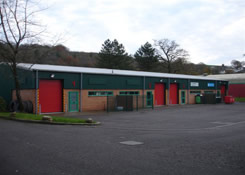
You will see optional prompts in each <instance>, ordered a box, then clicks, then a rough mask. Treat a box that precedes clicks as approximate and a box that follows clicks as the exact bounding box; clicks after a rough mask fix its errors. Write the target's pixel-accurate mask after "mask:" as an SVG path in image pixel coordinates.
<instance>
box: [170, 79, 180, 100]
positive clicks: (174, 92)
mask: <svg viewBox="0 0 245 175" xmlns="http://www.w3.org/2000/svg"><path fill="white" fill-rule="evenodd" d="M169 104H178V85H177V84H176V83H174V84H170V92H169Z"/></svg>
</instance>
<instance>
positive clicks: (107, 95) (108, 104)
mask: <svg viewBox="0 0 245 175" xmlns="http://www.w3.org/2000/svg"><path fill="white" fill-rule="evenodd" d="M106 97H107V98H106V99H107V112H109V96H108V95H107V96H106Z"/></svg>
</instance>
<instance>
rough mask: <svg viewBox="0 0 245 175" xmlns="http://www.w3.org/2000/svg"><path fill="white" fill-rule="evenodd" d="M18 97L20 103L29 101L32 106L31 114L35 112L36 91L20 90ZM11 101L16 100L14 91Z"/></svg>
mask: <svg viewBox="0 0 245 175" xmlns="http://www.w3.org/2000/svg"><path fill="white" fill-rule="evenodd" d="M20 95H21V98H22V101H31V102H32V105H33V113H35V112H36V90H35V89H26V90H20ZM12 100H16V91H15V90H13V91H12Z"/></svg>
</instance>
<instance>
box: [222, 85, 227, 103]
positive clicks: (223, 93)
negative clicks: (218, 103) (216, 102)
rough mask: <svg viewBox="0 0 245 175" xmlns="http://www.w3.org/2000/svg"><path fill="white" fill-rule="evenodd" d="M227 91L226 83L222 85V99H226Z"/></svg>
mask: <svg viewBox="0 0 245 175" xmlns="http://www.w3.org/2000/svg"><path fill="white" fill-rule="evenodd" d="M225 91H226V89H225V85H221V98H222V100H224V99H225V95H226V94H225V93H226V92H225Z"/></svg>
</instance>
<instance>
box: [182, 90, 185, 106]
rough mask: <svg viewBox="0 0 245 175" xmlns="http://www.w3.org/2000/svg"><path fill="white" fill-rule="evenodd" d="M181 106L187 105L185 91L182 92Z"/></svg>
mask: <svg viewBox="0 0 245 175" xmlns="http://www.w3.org/2000/svg"><path fill="white" fill-rule="evenodd" d="M181 104H185V91H181Z"/></svg>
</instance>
